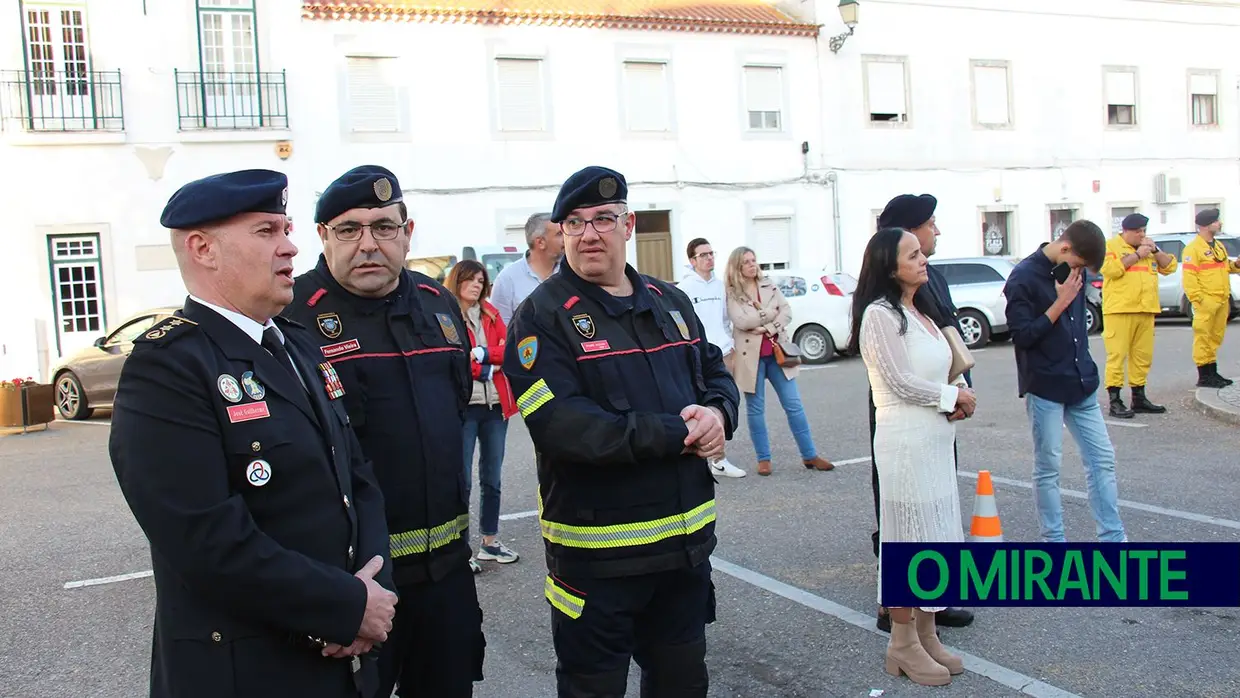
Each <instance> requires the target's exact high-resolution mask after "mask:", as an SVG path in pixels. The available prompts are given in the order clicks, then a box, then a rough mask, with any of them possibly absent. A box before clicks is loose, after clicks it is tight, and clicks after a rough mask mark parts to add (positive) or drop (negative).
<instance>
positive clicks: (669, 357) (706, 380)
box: [504, 264, 740, 577]
mask: <svg viewBox="0 0 1240 698" xmlns="http://www.w3.org/2000/svg"><path fill="white" fill-rule="evenodd" d="M625 272H626V274H627V275H628V278H629V280H630V282H631V283H632V285H633V296H632V297H631V299H630V300H629V301H628V302H626V301H625V300H621V299H618V298H615V297H613V296H611V295H610V294H609V293H607V291H605V290H603V289H602V288H600V287H599V286H597V285H595V284H592V283H589V282H587V281H585V280H583V279H582V278H580V277H579V276H577V274H576V273H575V272H573V270H572V268H571V267H570V266H569V265H567V264H564V265H561V267H560V271H559V273H557V274H554V275H552V276H551V277H550V278H549V279H548V280H547V281H546V282H544V283H542V284H541V285H539V287H538V288H537V289H535V290H534V292H533V293H532V294H531V295H530V296H529V297H528V298H527V299H526V300H525V301H524V302H523V303H522V304H521V306H520V307H519V308H518V309H517V312H516V315H515V316H514V317H513V321H512V323H511V324H510V325H509V333H508V339H507V342H506V351H505V355H504V373H505V374H506V375H507V376H508V378H509V380H510V381H511V382H512V386H513V393H514V394H515V395H517V396H518V398H517V405H518V407H519V408H520V410H521V414H522V416H523V418H524V419H525V422H526V425H527V426H528V427H529V430H530V436H531V437H532V439H533V441H534V446H535V449H536V450H537V455H538V481H539V498H540V516H539V520H540V524H541V526H542V532H543V539H544V544H545V549H546V555H547V563H548V568H549V569H550V571H551V572H552V574H563V575H570V576H586V577H619V576H630V575H637V574H648V573H653V572H660V571H667V570H672V569H683V568H685V567H691V566H696V565H697V564H699V563H701V562H703V561H705V560H706V559H707V558H708V557H709V555H710V553H711V551H712V550H713V549H714V546H715V533H714V521H715V510H714V479H713V478H712V477H711V475H710V472H709V469H708V468H707V467H706V465H705V463H704V462H703V459H701V458H699V457H697V456H695V455H692V454H689V455H682V451H684V448H685V446H684V439H685V437H686V436H688V428H687V426H686V424H685V422H684V420H683V419H682V418H681V417H680V412H681V410H683V409H684V408H685V407H687V406H689V405H694V404H700V405H706V406H714V407H717V408H719V409H720V411H721V412H722V413H723V415H724V430H725V433H726V437H727V438H729V439H730V438H731V436H732V432H733V430H734V429H735V428H736V421H737V407H738V404H739V402H740V393H739V391H738V390H737V388H736V383H735V381H733V379H732V376H731V375H730V374H729V373H728V372H727V369H726V368H725V367H724V364H723V355H722V353H721V352H720V350H719V348H718V347H716V346H715V345H713V344H711V343H710V342H708V341H705V331H704V330H703V328H702V323H701V321H700V320H699V319H698V317H697V313H695V312H694V310H693V303H692V302H691V301H690V300H689V298H688V297H687V296H686V295H685V294H684V292H683V291H681V290H680V289H678V288H676V287H675V286H672V285H670V284H667V283H664V282H662V281H659V280H657V279H654V278H651V277H648V276H643V275H641V274H638V273H637V271H636V270H634V269H633V268H632V267H631V266H626V269H625ZM630 305H631V308H630Z"/></svg>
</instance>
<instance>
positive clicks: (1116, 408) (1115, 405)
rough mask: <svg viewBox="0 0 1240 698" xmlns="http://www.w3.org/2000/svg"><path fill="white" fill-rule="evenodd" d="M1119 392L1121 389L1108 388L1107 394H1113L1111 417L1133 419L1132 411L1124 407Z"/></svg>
mask: <svg viewBox="0 0 1240 698" xmlns="http://www.w3.org/2000/svg"><path fill="white" fill-rule="evenodd" d="M1119 391H1120V389H1119V388H1110V387H1108V388H1107V392H1108V393H1110V394H1111V416H1112V417H1119V418H1120V419H1132V410H1130V409H1128V408H1127V407H1125V406H1124V400H1123V398H1121V397H1120V396H1119Z"/></svg>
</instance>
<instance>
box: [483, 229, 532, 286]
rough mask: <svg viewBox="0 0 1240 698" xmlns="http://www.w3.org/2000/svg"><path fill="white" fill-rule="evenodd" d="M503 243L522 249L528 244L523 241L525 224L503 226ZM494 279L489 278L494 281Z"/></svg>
mask: <svg viewBox="0 0 1240 698" xmlns="http://www.w3.org/2000/svg"><path fill="white" fill-rule="evenodd" d="M504 244H505V245H515V246H516V247H517V249H519V250H523V249H525V248H526V247H528V245H527V244H526V242H525V226H524V225H506V226H504ZM494 280H495V279H491V281H494Z"/></svg>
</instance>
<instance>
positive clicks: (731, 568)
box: [710, 556, 1080, 698]
mask: <svg viewBox="0 0 1240 698" xmlns="http://www.w3.org/2000/svg"><path fill="white" fill-rule="evenodd" d="M710 564H711V566H712V567H713V568H714V569H716V570H719V571H720V572H723V573H724V574H726V575H729V576H731V577H735V578H737V579H739V580H741V581H742V582H746V583H748V584H752V585H754V586H756V587H758V588H760V589H765V590H766V591H769V592H771V593H772V594H776V595H778V596H782V597H784V598H785V599H788V600H789V601H792V602H794V603H798V604H801V605H802V606H804V607H806V608H809V609H812V610H815V611H818V612H819V613H822V614H823V615H828V616H831V617H833V618H838V619H840V620H842V621H844V622H845V623H848V624H849V625H855V626H856V627H858V628H861V629H862V630H865V631H867V632H871V633H874V634H875V635H879V636H881V637H887V635H886V633H883V632H881V631H880V630H878V628H876V627H874V617H873V616H870V615H866V614H864V613H861V612H859V611H854V610H853V609H851V608H848V607H847V606H841V605H840V604H838V603H835V602H834V601H831V600H829V599H824V598H823V597H821V596H817V595H815V594H811V593H809V592H808V591H805V590H804V589H798V588H797V587H794V586H792V585H790V584H785V583H783V582H781V581H779V580H777V579H772V578H770V577H767V576H766V575H764V574H760V573H758V572H754V571H753V570H750V569H747V568H744V567H741V566H740V565H734V564H732V563H730V562H728V561H726V560H721V559H719V558H717V557H714V556H712V557H711V559H710ZM948 649H949V650H951V651H952V652H954V653H956V654H958V655H960V658H961V659H962V660H964V668H966V669H968V670H969V671H971V672H973V673H975V674H980V675H982V676H985V677H986V678H988V679H990V680H991V681H994V682H996V683H1000V684H1003V685H1004V686H1007V687H1008V688H1011V689H1013V690H1016V691H1019V692H1021V693H1023V694H1025V695H1028V696H1038V698H1080V696H1078V695H1077V694H1075V693H1070V692H1068V691H1065V690H1063V689H1061V688H1056V687H1055V686H1052V685H1050V684H1048V683H1045V682H1043V681H1039V680H1037V679H1035V678H1033V677H1032V676H1026V675H1025V674H1022V673H1020V672H1019V671H1015V670H1013V669H1008V668H1007V667H1004V666H1000V665H998V664H995V663H994V662H992V661H989V660H987V659H983V658H981V657H978V656H976V655H973V654H969V653H968V652H962V651H961V650H960V649H958V648H954V647H949V648H948Z"/></svg>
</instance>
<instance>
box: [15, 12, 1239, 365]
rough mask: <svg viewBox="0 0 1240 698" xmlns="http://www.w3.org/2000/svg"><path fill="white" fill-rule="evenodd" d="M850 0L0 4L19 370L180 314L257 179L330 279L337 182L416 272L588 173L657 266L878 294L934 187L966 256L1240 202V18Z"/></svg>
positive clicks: (515, 235) (675, 273) (516, 233)
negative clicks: (204, 261) (224, 177)
mask: <svg viewBox="0 0 1240 698" xmlns="http://www.w3.org/2000/svg"><path fill="white" fill-rule="evenodd" d="M838 4H839V0H804V1H803V2H799V3H798V2H797V1H796V0H786V1H785V2H784V3H783V4H782V5H781V6H780V7H781V9H776V8H774V7H772V6H770V5H766V4H763V2H762V0H716V2H705V3H699V4H696V5H694V6H693V7H691V8H685V7H677V8H663V9H660V8H659V7H657V6H655V5H654V4H647V5H638V4H634V5H632V6H631V7H630V8H629V9H627V10H626V9H621V8H622V7H625V6H622V5H616V4H615V3H607V2H603V0H578V1H577V2H574V3H572V7H574V8H576V9H575V10H574V11H573V12H567V11H566V10H565V9H564V8H565V7H567V6H568V5H567V4H565V3H556V4H555V7H556V8H557V9H551V8H552V5H550V4H548V5H546V6H544V5H542V4H540V2H539V0H521V1H520V2H514V1H509V2H506V3H504V4H503V6H502V9H499V8H500V6H498V5H496V6H495V7H492V6H491V5H489V4H488V3H486V2H485V1H483V0H474V1H473V2H466V3H462V4H460V5H459V7H460V9H456V10H451V11H448V10H442V9H439V10H433V9H428V8H430V7H431V5H430V4H429V3H427V7H426V8H421V9H419V5H418V3H417V2H416V1H415V0H406V2H403V3H380V2H366V1H365V0H350V1H349V2H346V1H344V0H334V1H323V2H311V1H309V0H306V1H305V2H301V1H299V0H145V2H143V1H142V0H132V1H128V2H116V1H115V0H20V1H19V9H20V12H19V13H15V12H5V13H0V117H2V119H0V161H2V162H3V163H4V166H5V167H4V169H5V184H4V187H3V188H2V189H0V191H2V192H3V194H4V197H5V198H4V202H5V204H7V205H6V206H5V210H6V212H7V213H8V215H9V225H8V230H6V234H5V235H4V236H3V237H0V254H4V256H5V258H6V259H8V260H20V263H13V261H10V265H9V269H8V270H7V272H6V273H5V274H3V275H0V294H2V295H0V298H2V299H3V300H0V303H2V306H0V307H3V316H4V321H3V322H0V377H12V376H18V375H20V376H23V377H24V376H27V375H30V376H35V377H39V378H41V379H44V380H50V379H51V378H52V377H51V376H49V375H46V372H47V370H48V367H49V366H50V365H51V364H52V363H53V362H54V361H55V360H56V358H57V357H58V356H60V355H62V354H65V353H68V352H71V351H73V350H74V349H76V348H79V347H82V346H88V345H89V344H90V343H91V342H93V341H94V340H95V339H96V338H98V337H100V336H102V335H103V334H104V332H105V331H107V330H109V329H112V328H114V327H116V326H117V325H119V323H120V321H121V320H123V319H124V318H125V317H126V316H128V315H130V314H131V313H134V312H138V311H140V310H143V309H146V308H150V307H153V306H159V305H166V304H171V305H177V304H180V302H181V301H182V300H183V299H184V296H185V289H184V287H183V285H182V284H181V281H180V278H179V275H178V274H177V271H176V266H175V262H174V260H173V257H172V254H171V249H170V248H169V246H168V234H167V231H165V230H163V229H162V228H161V227H160V226H159V223H158V219H159V212H160V210H161V209H162V208H163V205H164V203H165V202H166V201H167V199H168V197H169V196H170V195H171V194H172V193H173V192H174V191H175V190H176V189H177V188H178V187H180V186H181V185H182V184H184V183H185V182H187V181H190V180H192V179H196V178H198V177H202V176H205V175H208V174H213V173H217V172H223V171H228V170H236V169H243V168H249V167H263V168H270V169H276V170H280V171H283V172H286V173H287V174H288V175H289V177H290V200H289V208H290V214H291V215H292V217H293V219H294V222H295V229H294V242H296V243H297V245H298V246H299V248H300V250H301V252H300V254H299V255H298V257H297V258H296V260H295V263H296V266H297V272H298V273H301V272H303V271H305V270H307V269H309V268H310V267H311V266H313V264H314V263H315V261H316V259H317V256H318V252H319V249H320V244H319V241H318V239H317V236H316V235H315V234H314V226H313V223H312V219H313V210H314V203H315V200H316V197H317V195H318V193H319V192H321V191H322V190H323V188H324V187H326V186H327V184H328V183H330V182H331V181H332V180H333V179H334V178H335V177H337V176H338V175H339V174H341V173H342V172H344V171H345V170H347V169H349V168H351V167H354V166H356V165H359V164H364V163H374V164H381V165H384V166H386V167H388V168H390V169H391V170H393V171H394V172H395V173H396V175H397V176H398V177H399V179H400V181H401V184H402V188H403V189H404V190H405V196H406V200H407V201H408V202H409V208H410V212H411V216H412V217H413V218H414V220H415V221H416V229H415V235H414V242H413V250H412V252H411V254H412V255H413V256H430V255H444V254H457V255H459V254H460V251H461V248H462V246H464V245H494V244H503V243H508V244H513V243H515V244H517V245H518V246H521V245H523V240H522V231H521V226H522V225H523V223H524V221H525V219H526V217H527V216H528V215H529V214H531V213H533V212H535V211H545V210H548V209H550V207H551V204H552V202H553V200H554V197H555V192H556V189H557V188H558V186H559V184H560V182H562V181H563V180H564V178H565V177H567V176H568V174H570V173H571V172H573V171H575V170H577V169H579V168H580V167H583V166H585V165H588V164H602V165H607V166H610V167H613V168H616V169H618V170H620V171H621V172H623V173H624V174H625V175H626V176H627V178H628V180H629V183H630V205H631V207H632V208H633V210H635V211H637V212H638V235H637V236H636V239H635V240H634V242H633V243H632V245H631V247H630V259H631V260H632V261H635V263H636V264H637V266H638V267H639V268H640V269H642V271H644V272H646V273H651V274H655V275H658V276H662V277H664V278H673V279H674V278H677V277H679V276H680V275H681V273H682V269H683V266H684V264H685V263H686V261H687V259H686V257H685V249H684V248H685V246H686V244H687V243H688V241H689V240H691V239H693V238H695V237H699V236H701V237H706V238H708V239H710V240H711V242H712V244H713V246H714V248H715V249H716V250H717V251H718V252H719V254H720V259H719V260H718V261H719V263H720V265H722V264H723V263H724V262H726V254H727V253H728V252H729V251H730V250H731V249H733V248H734V247H736V246H738V245H748V246H750V247H753V248H754V249H755V250H756V251H757V254H758V257H759V260H760V261H762V262H764V263H767V264H770V265H773V266H780V265H784V264H788V265H793V266H798V267H826V268H832V269H834V268H840V269H842V270H844V271H850V272H852V273H856V271H857V270H858V268H859V266H860V258H861V251H862V249H863V248H864V246H865V243H866V240H867V239H868V237H869V235H870V234H871V233H872V231H873V229H874V221H875V216H876V215H877V212H878V211H879V210H881V209H882V207H883V205H884V204H885V203H886V202H887V201H888V200H889V199H890V198H891V197H892V196H895V195H896V194H899V193H905V192H911V193H922V192H930V193H933V194H935V195H936V196H938V197H939V200H940V204H939V209H938V212H937V215H938V223H939V227H940V229H941V230H942V232H943V236H942V238H941V239H940V243H939V254H940V255H941V256H957V255H976V254H1003V255H1024V254H1028V253H1029V252H1031V251H1032V250H1034V249H1036V247H1037V244H1038V243H1039V242H1042V241H1045V240H1048V239H1050V237H1051V235H1052V232H1053V231H1054V230H1055V229H1056V228H1058V227H1062V226H1063V225H1066V223H1067V222H1069V221H1071V220H1073V219H1075V218H1082V217H1084V218H1090V219H1092V220H1095V221H1096V222H1098V223H1099V224H1101V225H1103V227H1104V229H1105V228H1109V227H1111V225H1112V221H1113V220H1115V219H1118V218H1122V217H1123V216H1124V215H1126V214H1127V213H1129V212H1131V211H1132V210H1140V211H1141V212H1143V213H1145V214H1146V215H1148V216H1149V217H1150V219H1151V225H1150V227H1151V230H1152V231H1154V232H1161V231H1172V230H1188V229H1190V228H1191V223H1192V217H1193V213H1194V211H1195V210H1196V209H1197V208H1200V207H1204V206H1209V205H1217V206H1219V207H1220V208H1222V210H1223V214H1224V219H1226V216H1227V214H1228V211H1229V207H1230V204H1231V202H1237V201H1240V176H1238V169H1240V165H1238V159H1237V158H1238V156H1240V139H1238V135H1240V133H1238V129H1240V121H1237V120H1236V116H1237V115H1238V114H1240V101H1238V100H1237V82H1236V68H1235V62H1234V60H1232V61H1230V62H1229V61H1228V58H1230V57H1231V56H1233V55H1234V48H1230V47H1231V46H1232V45H1233V44H1234V37H1235V36H1237V33H1238V32H1237V29H1238V27H1240V7H1237V6H1235V5H1234V4H1232V3H1228V2H1221V1H1213V2H1211V1H1207V0H1197V1H1193V0H1165V1H1160V0H1096V1H1095V2H1091V3H1076V2H1070V1H1069V0H1037V1H1036V2H1035V1H1034V0H1012V1H1011V2H1004V3H984V4H978V3H976V2H966V0H860V10H861V11H860V15H861V17H860V22H859V23H858V25H857V26H856V27H855V31H854V32H853V33H852V34H851V35H850V36H848V37H847V38H846V40H844V41H843V43H842V45H841V44H840V43H839V41H838V40H835V41H833V40H832V37H833V36H834V35H837V34H840V33H842V32H846V29H845V27H844V26H843V24H842V23H841V21H840V16H839V13H838V10H837V5H838ZM391 5H399V8H398V9H393V8H392V7H391ZM819 25H821V26H819ZM833 49H838V51H836V50H833Z"/></svg>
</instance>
